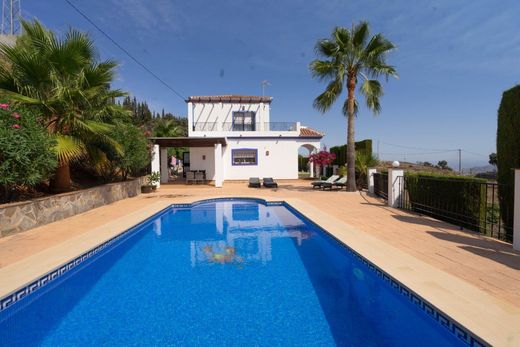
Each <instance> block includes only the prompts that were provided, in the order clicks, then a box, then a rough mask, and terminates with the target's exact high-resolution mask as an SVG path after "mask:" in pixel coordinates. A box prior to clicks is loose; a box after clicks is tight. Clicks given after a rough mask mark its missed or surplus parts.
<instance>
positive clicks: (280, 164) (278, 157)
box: [222, 138, 319, 180]
mask: <svg viewBox="0 0 520 347" xmlns="http://www.w3.org/2000/svg"><path fill="white" fill-rule="evenodd" d="M308 143H310V144H313V145H315V146H316V147H317V148H319V141H314V142H309V141H301V140H298V139H294V138H292V139H291V138H277V139H262V138H255V139H246V138H242V139H236V138H228V139H227V146H226V147H224V150H223V160H222V162H223V165H224V179H225V180H243V179H248V178H249V177H260V178H262V177H273V178H275V179H297V178H298V149H299V148H300V146H301V145H302V144H308ZM233 149H256V150H257V153H258V160H257V165H233V164H232V157H231V151H232V150H233ZM267 152H269V155H267Z"/></svg>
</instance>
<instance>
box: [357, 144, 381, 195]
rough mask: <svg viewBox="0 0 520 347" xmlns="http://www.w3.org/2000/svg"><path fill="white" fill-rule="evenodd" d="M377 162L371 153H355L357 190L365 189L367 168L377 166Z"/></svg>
mask: <svg viewBox="0 0 520 347" xmlns="http://www.w3.org/2000/svg"><path fill="white" fill-rule="evenodd" d="M378 164H379V161H378V160H377V158H376V157H375V156H374V155H373V154H372V152H364V151H359V152H356V185H357V187H358V189H361V188H366V187H367V186H368V182H367V171H368V168H370V167H374V166H377V165H378Z"/></svg>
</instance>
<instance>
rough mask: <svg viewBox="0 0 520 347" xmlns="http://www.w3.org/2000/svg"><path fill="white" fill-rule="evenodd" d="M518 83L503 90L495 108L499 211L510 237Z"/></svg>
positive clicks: (519, 153)
mask: <svg viewBox="0 0 520 347" xmlns="http://www.w3.org/2000/svg"><path fill="white" fill-rule="evenodd" d="M519 129H520V85H518V86H516V87H514V88H511V89H509V90H507V91H505V92H504V94H503V95H502V101H501V102H500V107H499V109H498V126H497V155H496V161H497V181H498V183H499V186H498V199H499V202H500V214H501V216H502V219H503V222H504V224H505V225H506V234H507V237H508V238H512V237H513V235H512V230H513V214H514V189H513V187H514V179H515V174H514V171H513V169H514V168H519V167H520V131H519Z"/></svg>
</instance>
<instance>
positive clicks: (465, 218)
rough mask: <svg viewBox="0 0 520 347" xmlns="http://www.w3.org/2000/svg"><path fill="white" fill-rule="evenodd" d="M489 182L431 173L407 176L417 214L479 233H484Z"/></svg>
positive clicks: (412, 207) (409, 195) (411, 203)
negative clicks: (486, 186)
mask: <svg viewBox="0 0 520 347" xmlns="http://www.w3.org/2000/svg"><path fill="white" fill-rule="evenodd" d="M485 182H486V180H483V179H478V178H473V177H462V176H446V175H436V174H431V173H428V174H426V173H410V174H406V187H407V191H408V201H409V204H410V206H406V207H409V208H411V209H412V210H413V211H416V212H420V213H422V214H426V215H429V216H432V217H435V218H437V219H440V220H444V221H447V222H450V223H453V224H456V225H459V226H461V227H466V228H468V229H472V230H476V231H484V229H483V228H482V230H481V225H482V226H483V227H484V226H485V225H483V223H485V216H486V209H487V197H486V189H485V185H484V184H482V183H485Z"/></svg>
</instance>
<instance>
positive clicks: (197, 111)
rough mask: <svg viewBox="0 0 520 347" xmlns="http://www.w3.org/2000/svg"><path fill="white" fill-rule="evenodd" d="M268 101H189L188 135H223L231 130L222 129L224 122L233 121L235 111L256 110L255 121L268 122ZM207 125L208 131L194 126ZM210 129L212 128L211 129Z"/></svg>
mask: <svg viewBox="0 0 520 347" xmlns="http://www.w3.org/2000/svg"><path fill="white" fill-rule="evenodd" d="M269 108H270V105H269V104H268V103H253V104H250V103H244V104H240V103H216V102H207V103H199V102H197V103H191V102H190V103H188V136H204V135H208V136H222V134H228V133H229V131H222V124H224V123H233V112H236V111H252V112H255V122H256V123H257V124H258V123H260V124H265V123H268V122H269V121H270V120H269ZM195 124H197V125H199V126H204V127H206V128H205V129H208V130H206V131H202V130H194V129H193V126H194V125H195ZM209 129H212V130H211V131H210V130H209Z"/></svg>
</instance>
